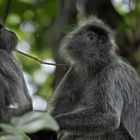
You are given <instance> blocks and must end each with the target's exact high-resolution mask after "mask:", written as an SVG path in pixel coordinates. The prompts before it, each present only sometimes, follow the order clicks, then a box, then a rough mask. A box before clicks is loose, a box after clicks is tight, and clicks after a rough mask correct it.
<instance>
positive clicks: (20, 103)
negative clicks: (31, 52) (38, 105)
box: [0, 24, 32, 123]
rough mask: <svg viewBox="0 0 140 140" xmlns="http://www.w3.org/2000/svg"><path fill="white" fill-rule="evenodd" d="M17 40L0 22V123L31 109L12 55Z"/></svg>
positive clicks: (19, 70)
mask: <svg viewBox="0 0 140 140" xmlns="http://www.w3.org/2000/svg"><path fill="white" fill-rule="evenodd" d="M17 41H18V39H17V36H16V34H15V33H14V32H12V31H10V30H8V29H6V28H5V27H4V26H3V25H2V24H0V123H9V122H10V120H11V118H12V117H14V116H20V115H22V114H24V113H26V112H28V111H32V101H31V97H30V95H29V93H28V89H27V85H26V82H25V79H24V76H23V72H22V69H21V66H20V64H19V63H18V62H17V61H16V59H15V58H14V56H13V55H12V51H13V50H14V49H15V47H16V44H17Z"/></svg>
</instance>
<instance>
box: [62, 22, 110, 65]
mask: <svg viewBox="0 0 140 140" xmlns="http://www.w3.org/2000/svg"><path fill="white" fill-rule="evenodd" d="M109 34H110V33H109V29H108V28H105V27H102V26H101V25H98V24H97V23H96V24H94V22H93V23H87V24H85V25H84V26H82V27H80V28H78V29H76V30H75V31H74V32H72V33H70V34H69V35H68V36H66V38H65V39H64V40H63V42H62V47H61V49H60V51H61V52H60V53H61V54H62V55H63V57H64V59H65V60H66V61H68V62H70V63H71V64H74V63H76V62H79V63H80V64H82V63H83V64H90V65H92V64H95V63H96V62H98V61H100V60H101V59H103V58H102V57H103V56H104V57H105V55H106V56H107V55H108V53H110V51H111V48H112V41H111V39H110V35H109Z"/></svg>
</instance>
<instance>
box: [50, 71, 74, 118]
mask: <svg viewBox="0 0 140 140" xmlns="http://www.w3.org/2000/svg"><path fill="white" fill-rule="evenodd" d="M74 81H75V76H74V70H73V69H72V68H70V70H69V71H68V72H67V73H66V74H65V76H64V78H63V79H62V81H61V82H60V84H59V85H58V86H57V88H56V90H55V91H54V97H53V98H52V101H50V104H51V106H52V107H53V109H52V110H51V112H50V113H51V115H53V116H56V115H58V114H62V113H66V112H69V111H71V110H72V109H73V107H74V105H75V100H74V98H73V96H72V94H71V93H72V92H74V90H75V89H73V91H71V87H72V85H74Z"/></svg>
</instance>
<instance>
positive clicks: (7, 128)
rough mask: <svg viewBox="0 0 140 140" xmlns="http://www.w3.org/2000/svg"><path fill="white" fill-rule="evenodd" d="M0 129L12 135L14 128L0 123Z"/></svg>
mask: <svg viewBox="0 0 140 140" xmlns="http://www.w3.org/2000/svg"><path fill="white" fill-rule="evenodd" d="M0 128H1V129H2V130H4V131H5V132H7V133H14V127H13V126H12V125H9V124H3V123H0ZM0 140H1V139H0Z"/></svg>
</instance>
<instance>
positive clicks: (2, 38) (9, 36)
mask: <svg viewBox="0 0 140 140" xmlns="http://www.w3.org/2000/svg"><path fill="white" fill-rule="evenodd" d="M17 40H18V39H17V36H16V34H15V33H14V32H11V31H9V30H7V29H5V28H4V27H3V26H2V25H0V49H3V50H6V51H8V52H11V51H12V50H13V49H14V48H15V46H16V44H17Z"/></svg>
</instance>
